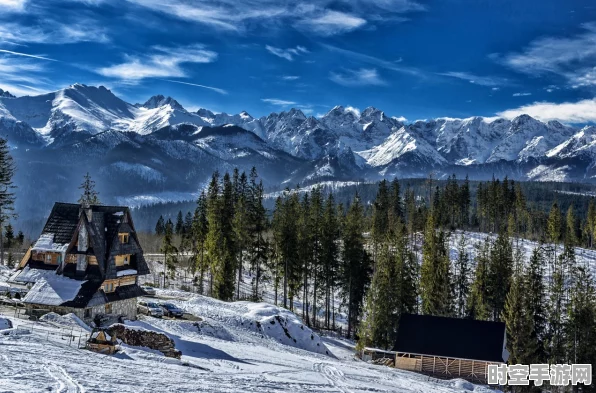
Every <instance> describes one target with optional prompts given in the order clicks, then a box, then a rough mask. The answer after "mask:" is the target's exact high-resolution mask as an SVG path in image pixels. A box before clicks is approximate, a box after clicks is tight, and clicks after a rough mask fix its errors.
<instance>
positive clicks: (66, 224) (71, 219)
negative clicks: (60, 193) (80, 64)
mask: <svg viewBox="0 0 596 393" xmlns="http://www.w3.org/2000/svg"><path fill="white" fill-rule="evenodd" d="M79 208H80V205H78V204H75V203H62V202H56V203H55V204H54V207H53V208H52V212H51V213H50V216H49V217H48V221H46V225H45V226H44V227H43V230H42V231H41V233H42V234H45V233H53V234H54V243H58V244H66V243H70V241H71V240H72V235H73V234H74V231H75V229H76V228H77V225H78V224H79Z"/></svg>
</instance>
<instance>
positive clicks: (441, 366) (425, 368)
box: [395, 352, 500, 383]
mask: <svg viewBox="0 0 596 393" xmlns="http://www.w3.org/2000/svg"><path fill="white" fill-rule="evenodd" d="M489 364H500V363H495V362H487V361H482V360H472V359H455V358H447V357H440V356H427V355H417V354H409V353H400V352H398V353H396V354H395V367H396V368H399V369H402V370H409V371H417V372H420V373H423V374H428V375H432V376H434V377H437V378H447V379H451V378H456V377H459V378H463V379H466V380H468V381H472V382H480V383H486V382H487V378H488V365H489Z"/></svg>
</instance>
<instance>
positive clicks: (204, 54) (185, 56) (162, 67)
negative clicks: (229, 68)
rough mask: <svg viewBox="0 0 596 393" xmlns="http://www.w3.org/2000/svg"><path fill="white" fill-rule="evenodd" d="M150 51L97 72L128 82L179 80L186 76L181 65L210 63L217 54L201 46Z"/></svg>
mask: <svg viewBox="0 0 596 393" xmlns="http://www.w3.org/2000/svg"><path fill="white" fill-rule="evenodd" d="M152 49H153V53H152V54H150V55H144V56H141V57H137V56H131V55H129V56H127V61H126V62H124V63H121V64H116V65H112V66H109V67H103V68H99V69H98V70H97V72H98V73H99V74H101V75H103V76H107V77H111V78H119V79H128V80H141V79H145V78H171V77H176V78H181V77H186V76H187V72H186V71H185V70H184V69H183V68H182V64H185V63H211V62H213V61H215V60H216V59H217V53H215V52H212V51H210V50H206V49H204V47H203V46H202V45H192V46H187V47H177V48H166V47H162V46H154V47H153V48H152Z"/></svg>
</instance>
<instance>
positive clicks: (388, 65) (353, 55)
mask: <svg viewBox="0 0 596 393" xmlns="http://www.w3.org/2000/svg"><path fill="white" fill-rule="evenodd" d="M321 46H322V47H323V48H326V49H328V50H330V51H332V52H335V53H338V54H340V55H342V56H345V57H347V58H350V59H352V60H357V61H360V62H362V63H366V64H370V65H373V66H375V67H378V68H384V69H386V70H392V71H397V72H401V73H404V74H408V75H413V76H418V77H425V73H423V72H422V71H420V70H419V69H417V68H413V67H407V66H405V65H402V63H403V59H402V58H401V57H400V58H398V59H396V60H395V61H390V60H384V59H380V58H378V57H374V56H370V55H366V54H364V53H360V52H355V51H351V50H347V49H342V48H338V47H336V46H333V45H327V44H322V45H321Z"/></svg>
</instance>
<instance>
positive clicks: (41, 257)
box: [11, 203, 149, 322]
mask: <svg viewBox="0 0 596 393" xmlns="http://www.w3.org/2000/svg"><path fill="white" fill-rule="evenodd" d="M145 274H149V268H148V266H147V263H146V262H145V258H144V257H143V250H142V249H141V246H140V244H139V240H138V238H137V235H136V232H135V228H134V224H133V221H132V216H131V214H130V210H129V209H128V207H124V206H104V205H91V206H83V205H79V204H72V203H55V204H54V207H53V208H52V212H51V213H50V216H49V217H48V220H47V222H46V224H45V226H44V228H43V230H42V233H41V236H40V237H39V239H38V240H37V241H36V242H35V243H34V244H33V246H31V247H30V248H29V250H28V251H27V253H26V254H25V256H24V257H23V259H22V260H21V263H20V264H19V266H18V269H17V272H16V273H15V274H14V275H13V276H12V277H11V281H13V282H16V283H21V284H28V285H32V284H33V286H32V288H31V289H30V290H29V292H28V293H27V295H26V296H25V297H24V299H23V302H24V303H25V305H26V306H27V308H28V309H29V310H30V311H32V310H39V309H42V310H47V311H53V312H56V313H59V314H65V313H74V314H76V315H77V316H78V317H79V318H81V319H83V320H86V321H88V322H89V321H92V320H94V319H95V318H96V317H97V316H100V317H101V316H110V315H113V316H122V317H125V318H128V319H135V318H136V315H137V300H136V298H137V297H138V296H144V295H146V294H145V292H144V291H143V290H142V289H141V287H140V286H139V285H138V277H139V276H140V275H145Z"/></svg>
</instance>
